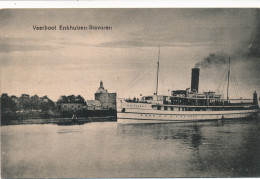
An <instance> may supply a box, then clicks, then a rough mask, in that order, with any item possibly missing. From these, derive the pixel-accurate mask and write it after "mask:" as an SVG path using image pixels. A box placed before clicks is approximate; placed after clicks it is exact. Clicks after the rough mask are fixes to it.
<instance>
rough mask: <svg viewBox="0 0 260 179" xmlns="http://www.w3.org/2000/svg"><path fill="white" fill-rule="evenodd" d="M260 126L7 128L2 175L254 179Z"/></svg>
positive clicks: (226, 123)
mask: <svg viewBox="0 0 260 179" xmlns="http://www.w3.org/2000/svg"><path fill="white" fill-rule="evenodd" d="M259 121H260V120H259V119H258V120H233V121H223V122H221V123H220V122H219V121H213V122H198V123H178V124H135V125H118V124H117V123H116V122H102V123H88V124H84V125H72V126H57V125H20V126H2V127H1V134H2V143H1V145H2V146H1V147H2V154H1V157H2V166H1V167H2V177H27V178H28V177H31V178H35V177H41V178H43V177H56V178H57V177H58V178H101V177H254V176H259V175H260V173H259V171H260V150H259V148H260V140H259V136H260V122H259Z"/></svg>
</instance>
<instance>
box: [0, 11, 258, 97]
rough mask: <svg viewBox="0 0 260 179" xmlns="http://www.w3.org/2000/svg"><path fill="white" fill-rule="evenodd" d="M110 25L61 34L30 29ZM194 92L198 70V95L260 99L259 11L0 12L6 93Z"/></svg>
mask: <svg viewBox="0 0 260 179" xmlns="http://www.w3.org/2000/svg"><path fill="white" fill-rule="evenodd" d="M45 25H46V26H55V25H56V26H57V28H58V26H59V25H63V26H66V25H72V26H76V25H78V26H89V25H94V26H111V27H112V30H102V31H101V30H95V31H93V30H85V31H73V30H70V31H60V30H58V29H57V30H49V31H46V30H41V31H37V30H34V29H33V26H45ZM159 45H160V71H159V94H169V91H170V90H177V89H186V88H190V84H191V81H190V80H191V69H192V68H193V67H199V68H200V84H199V91H201V92H202V91H209V90H210V91H217V92H219V93H223V94H224V96H225V95H226V86H225V85H226V79H227V68H228V63H227V62H228V58H229V57H230V59H231V77H230V81H231V84H230V97H231V98H232V97H233V98H238V97H243V98H248V97H250V98H251V97H252V94H253V92H254V91H255V90H256V91H257V92H258V93H260V78H259V75H260V70H259V69H260V47H259V46H260V11H259V9H245V8H244V9H238V8H236V9H229V8H225V9H214V8H211V9H207V8H205V9H192V8H191V9H156V8H155V9H2V10H0V64H1V93H8V94H9V95H16V96H21V94H24V93H25V94H29V95H34V94H37V95H38V96H44V95H47V96H48V97H49V98H51V99H52V100H54V101H56V100H57V99H58V98H59V97H60V96H61V95H71V94H74V95H82V96H83V97H84V98H85V99H94V93H95V92H96V90H97V89H98V87H99V82H100V81H101V80H102V81H103V83H104V87H105V88H106V89H107V90H108V92H116V93H117V95H118V97H123V98H128V97H134V96H135V97H139V96H140V94H142V95H149V94H153V93H154V92H155V89H156V68H157V60H158V50H159Z"/></svg>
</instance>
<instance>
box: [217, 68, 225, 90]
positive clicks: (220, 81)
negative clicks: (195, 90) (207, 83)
mask: <svg viewBox="0 0 260 179" xmlns="http://www.w3.org/2000/svg"><path fill="white" fill-rule="evenodd" d="M226 72H227V68H225V70H224V73H222V74H221V75H220V78H219V80H218V84H219V85H218V88H217V91H218V92H222V91H220V89H221V88H222V86H223V85H225V79H226V74H227V73H226Z"/></svg>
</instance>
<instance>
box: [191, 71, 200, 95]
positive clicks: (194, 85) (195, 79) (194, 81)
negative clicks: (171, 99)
mask: <svg viewBox="0 0 260 179" xmlns="http://www.w3.org/2000/svg"><path fill="white" fill-rule="evenodd" d="M199 76H200V69H199V68H192V73H191V91H192V90H196V91H197V92H198V91H199Z"/></svg>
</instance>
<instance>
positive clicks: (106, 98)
mask: <svg viewBox="0 0 260 179" xmlns="http://www.w3.org/2000/svg"><path fill="white" fill-rule="evenodd" d="M95 100H97V101H100V103H101V108H102V109H115V110H116V93H108V91H107V90H106V89H105V88H104V85H103V82H102V81H100V86H99V88H98V90H97V91H96V93H95Z"/></svg>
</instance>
